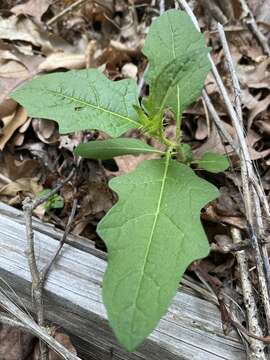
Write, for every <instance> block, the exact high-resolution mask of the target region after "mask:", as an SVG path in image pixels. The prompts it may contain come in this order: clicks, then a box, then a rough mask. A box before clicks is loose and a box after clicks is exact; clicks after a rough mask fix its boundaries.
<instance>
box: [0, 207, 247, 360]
mask: <svg viewBox="0 0 270 360" xmlns="http://www.w3.org/2000/svg"><path fill="white" fill-rule="evenodd" d="M34 229H35V246H36V253H37V257H38V263H39V266H42V264H45V262H46V261H47V260H48V259H49V258H50V257H51V256H52V255H53V253H54V251H55V248H56V246H57V240H59V239H60V238H61V231H59V230H56V229H54V228H53V226H51V225H46V224H42V223H41V222H40V221H35V222H34ZM25 243H26V238H25V228H24V222H23V217H22V213H21V212H20V211H19V210H16V209H13V208H11V207H9V206H7V205H4V204H1V203H0V264H1V265H0V281H1V287H3V288H5V291H8V293H9V294H10V296H12V298H13V300H14V301H15V302H16V303H17V304H20V305H21V307H24V306H25V307H26V308H28V309H29V310H32V307H31V284H30V274H29V271H28V265H27V261H26V258H25V254H24V249H25ZM105 268H106V260H105V256H104V254H103V253H102V252H100V251H98V250H97V249H95V247H94V245H93V244H92V243H91V241H89V240H87V239H84V238H82V237H72V236H70V237H69V238H68V243H67V244H65V245H64V248H63V251H62V253H61V255H60V257H59V258H58V260H57V262H56V263H55V265H54V267H53V269H52V271H51V273H50V276H49V278H48V281H47V285H46V297H45V309H46V318H47V319H48V320H49V321H52V322H54V323H56V324H58V325H60V326H62V327H64V328H65V329H66V330H67V331H68V332H69V333H71V334H73V335H74V336H76V337H77V338H80V339H81V340H82V343H83V344H84V347H87V349H86V352H87V355H88V358H89V359H100V360H103V359H119V360H120V359H122V360H127V359H132V360H133V359H134V360H135V359H136V360H139V359H147V360H148V359H149V360H160V359H162V360H176V359H188V360H190V359H195V360H204V359H205V360H206V359H207V360H215V359H228V360H233V359H237V360H241V359H246V355H245V350H244V348H243V346H242V344H241V342H240V340H239V338H238V337H237V335H236V334H235V333H233V334H232V335H230V336H225V335H224V334H223V331H222V324H221V320H220V314H219V310H218V309H217V307H216V306H215V305H214V304H212V303H210V302H207V301H205V300H203V299H201V298H198V297H196V296H194V295H192V294H189V293H186V292H184V291H178V292H177V294H176V296H175V297H174V299H173V301H172V304H171V306H170V308H169V311H168V312H167V314H166V315H165V316H164V317H163V318H162V319H161V321H160V323H159V325H158V327H157V329H156V330H154V331H153V333H152V334H151V335H150V336H149V338H148V339H147V340H146V341H145V342H144V344H143V345H142V346H141V347H140V348H139V349H138V350H137V351H135V352H133V353H128V352H126V351H124V350H123V349H121V348H120V347H119V345H118V344H117V340H116V339H115V337H114V335H113V333H112V331H111V329H110V327H109V325H108V321H107V317H106V311H105V308H104V306H103V303H102V297H101V288H102V277H103V274H104V271H105ZM6 284H8V286H7V285H6ZM85 344H87V346H85Z"/></svg>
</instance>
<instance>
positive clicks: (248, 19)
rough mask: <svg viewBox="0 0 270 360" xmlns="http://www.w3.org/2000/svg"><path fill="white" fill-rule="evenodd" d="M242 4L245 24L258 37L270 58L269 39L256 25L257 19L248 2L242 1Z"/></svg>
mask: <svg viewBox="0 0 270 360" xmlns="http://www.w3.org/2000/svg"><path fill="white" fill-rule="evenodd" d="M240 4H241V6H242V9H243V11H244V17H243V21H244V22H245V24H246V25H247V27H248V28H249V29H250V30H251V31H252V33H253V34H254V36H255V37H256V39H257V41H258V43H259V44H260V46H261V47H262V49H263V51H264V53H265V54H266V55H267V56H270V47H269V44H268V41H267V38H266V37H265V36H264V35H263V33H262V32H261V30H260V29H259V27H258V25H257V23H256V20H255V17H254V15H253V14H252V11H251V10H250V8H249V6H248V4H247V2H246V0H240Z"/></svg>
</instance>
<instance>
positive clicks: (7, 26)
mask: <svg viewBox="0 0 270 360" xmlns="http://www.w3.org/2000/svg"><path fill="white" fill-rule="evenodd" d="M0 39H3V40H9V41H14V40H20V41H26V42H29V43H31V44H32V45H35V46H40V47H45V48H52V46H51V44H50V41H49V40H48V38H47V35H46V34H45V33H42V31H41V30H40V29H39V28H38V26H37V25H36V24H35V23H34V22H33V21H32V20H31V19H30V18H26V17H22V16H20V17H17V16H16V15H12V16H10V17H8V18H3V17H0Z"/></svg>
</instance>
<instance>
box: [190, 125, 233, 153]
mask: <svg viewBox="0 0 270 360" xmlns="http://www.w3.org/2000/svg"><path fill="white" fill-rule="evenodd" d="M209 151H211V152H215V153H218V154H222V155H224V154H229V153H231V151H232V149H231V146H227V147H226V148H225V147H224V145H223V144H222V141H221V140H220V136H219V134H218V131H217V129H216V128H215V127H213V128H212V130H211V132H210V135H209V137H208V138H207V140H206V141H205V142H204V143H203V144H202V145H201V146H200V147H198V148H197V149H195V150H193V156H194V159H196V160H197V159H200V158H201V157H202V156H203V155H204V154H205V153H206V152H209Z"/></svg>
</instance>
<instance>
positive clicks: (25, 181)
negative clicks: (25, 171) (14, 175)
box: [0, 178, 43, 197]
mask: <svg viewBox="0 0 270 360" xmlns="http://www.w3.org/2000/svg"><path fill="white" fill-rule="evenodd" d="M42 189H43V188H42V186H41V185H39V184H38V183H37V179H34V178H21V179H18V180H16V181H12V182H10V183H9V184H7V185H4V186H2V187H1V188H0V197H2V196H7V197H14V196H16V195H17V194H18V193H19V192H22V193H23V194H24V195H32V197H33V195H34V196H36V195H37V194H38V193H39V192H40V191H42Z"/></svg>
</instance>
